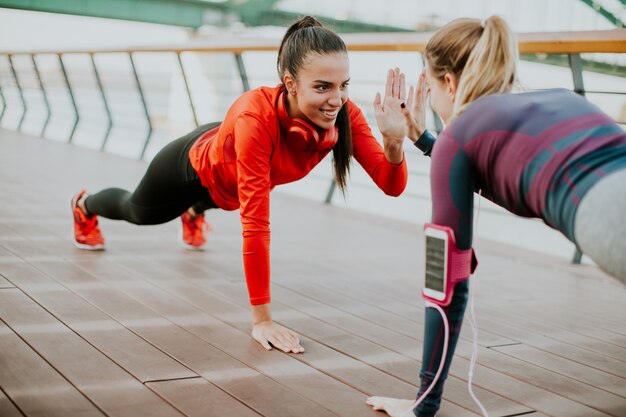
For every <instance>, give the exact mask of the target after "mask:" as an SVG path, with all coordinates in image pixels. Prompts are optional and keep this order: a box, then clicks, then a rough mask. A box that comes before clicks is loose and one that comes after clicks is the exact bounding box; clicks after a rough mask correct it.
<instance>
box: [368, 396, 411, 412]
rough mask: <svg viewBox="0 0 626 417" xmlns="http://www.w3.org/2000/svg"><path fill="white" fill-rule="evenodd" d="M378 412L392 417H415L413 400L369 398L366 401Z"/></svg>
mask: <svg viewBox="0 0 626 417" xmlns="http://www.w3.org/2000/svg"><path fill="white" fill-rule="evenodd" d="M365 402H366V403H367V405H371V406H372V408H373V409H374V410H376V411H384V412H386V413H387V414H389V415H390V416H391V417H415V414H413V410H412V409H411V406H412V405H413V401H411V400H399V399H397V398H389V397H369V398H368V399H367V400H366V401H365Z"/></svg>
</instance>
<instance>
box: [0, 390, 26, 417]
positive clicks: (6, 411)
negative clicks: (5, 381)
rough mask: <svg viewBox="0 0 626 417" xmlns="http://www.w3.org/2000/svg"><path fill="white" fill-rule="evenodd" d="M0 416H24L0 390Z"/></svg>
mask: <svg viewBox="0 0 626 417" xmlns="http://www.w3.org/2000/svg"><path fill="white" fill-rule="evenodd" d="M0 416H2V417H23V416H24V414H22V412H21V411H20V410H19V409H18V408H17V407H16V406H15V404H13V402H12V401H11V400H10V399H9V397H7V396H6V394H5V393H4V392H3V391H2V390H1V389H0Z"/></svg>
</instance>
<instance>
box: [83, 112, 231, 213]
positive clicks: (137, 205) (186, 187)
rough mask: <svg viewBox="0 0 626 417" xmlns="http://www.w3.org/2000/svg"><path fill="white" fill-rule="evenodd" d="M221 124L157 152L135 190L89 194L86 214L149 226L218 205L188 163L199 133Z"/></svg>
mask: <svg viewBox="0 0 626 417" xmlns="http://www.w3.org/2000/svg"><path fill="white" fill-rule="evenodd" d="M219 124H220V123H219V122H216V123H209V124H206V125H203V126H200V127H198V128H197V129H196V130H194V131H193V132H191V133H189V134H187V135H185V136H183V137H181V138H179V139H176V140H174V141H172V142H170V143H169V144H167V145H166V146H165V147H164V148H163V149H161V150H160V151H159V153H157V154H156V156H155V157H154V159H153V160H152V162H151V163H150V166H148V170H147V171H146V173H145V174H144V176H143V178H142V179H141V182H140V183H139V185H138V186H137V189H135V191H134V192H133V193H130V192H128V191H126V190H122V189H120V188H107V189H105V190H102V191H100V192H98V193H96V194H93V195H90V196H89V197H87V199H85V208H86V209H87V213H88V214H90V215H93V214H96V215H99V216H102V217H106V218H108V219H114V220H126V221H127V222H130V223H134V224H141V225H146V224H161V223H165V222H168V221H170V220H172V219H175V218H176V217H178V216H180V215H181V214H183V213H184V212H185V211H187V210H188V209H189V208H190V207H193V209H194V211H195V212H196V213H202V212H203V211H205V210H207V209H210V208H217V206H216V205H215V203H214V202H213V199H212V198H211V195H210V194H209V191H208V190H207V189H206V188H205V187H204V186H203V185H202V183H201V182H200V178H199V177H198V174H197V173H196V171H195V170H194V169H193V167H192V166H191V163H190V162H189V149H190V148H191V146H192V145H193V144H194V142H195V141H196V140H197V139H198V137H200V135H202V134H203V133H204V132H207V131H209V130H211V129H213V128H214V127H216V126H218V125H219Z"/></svg>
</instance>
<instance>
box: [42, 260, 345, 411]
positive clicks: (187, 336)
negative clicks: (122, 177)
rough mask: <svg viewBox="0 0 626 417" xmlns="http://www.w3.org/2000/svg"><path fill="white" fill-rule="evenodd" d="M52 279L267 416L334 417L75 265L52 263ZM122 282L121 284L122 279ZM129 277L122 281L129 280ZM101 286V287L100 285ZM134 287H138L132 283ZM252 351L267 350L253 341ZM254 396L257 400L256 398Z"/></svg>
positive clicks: (48, 269) (49, 265)
mask: <svg viewBox="0 0 626 417" xmlns="http://www.w3.org/2000/svg"><path fill="white" fill-rule="evenodd" d="M44 264H45V269H46V273H47V274H49V275H50V276H52V277H53V278H54V279H55V280H57V281H58V282H60V283H62V284H63V285H65V286H66V287H67V288H69V289H71V290H72V291H73V292H75V293H76V294H79V295H80V296H81V297H83V298H84V299H85V300H87V301H88V302H90V303H91V304H93V305H94V306H96V307H98V308H99V309H100V310H102V311H103V312H105V313H106V314H108V315H109V316H111V317H114V318H115V319H116V320H117V321H119V322H120V323H122V324H123V325H124V326H125V327H127V328H129V329H131V330H132V331H133V332H134V333H136V334H138V335H140V336H141V337H143V338H144V339H145V340H147V341H149V342H150V343H152V344H153V345H155V346H156V347H158V348H159V349H161V350H162V351H164V352H166V353H168V354H169V355H170V356H172V357H173V358H175V359H177V360H178V361H179V362H181V363H183V364H184V365H186V366H187V367H188V368H190V369H192V370H193V371H195V372H197V373H198V374H200V375H202V376H203V377H205V378H206V379H207V380H209V381H211V382H213V383H214V384H216V385H217V386H219V387H220V388H222V389H223V390H224V391H226V392H228V393H229V394H231V395H232V396H234V397H236V398H239V399H242V400H244V399H245V400H244V401H245V402H246V403H247V404H248V405H249V406H250V407H252V408H253V409H255V410H256V411H257V412H259V413H260V414H263V415H265V416H277V417H282V416H285V417H286V416H291V415H296V414H297V415H303V416H331V415H334V414H332V413H331V412H330V411H328V410H325V409H322V408H320V407H319V405H317V404H315V403H314V402H311V401H309V400H307V399H306V398H305V397H303V396H301V395H300V394H298V393H296V392H294V391H293V390H292V389H290V388H288V387H286V386H283V385H280V384H278V383H277V382H275V381H273V380H271V379H270V378H268V377H267V376H265V375H263V374H261V373H259V372H258V371H256V370H254V369H252V368H249V367H247V366H246V365H244V364H243V363H241V362H239V361H237V360H236V359H234V358H233V357H232V356H229V355H227V354H226V353H224V352H222V351H221V350H219V349H216V348H214V347H213V346H212V345H210V344H208V343H206V342H205V341H204V340H202V339H201V338H199V337H197V336H195V335H193V334H191V333H189V332H187V331H186V330H184V329H183V328H181V327H179V326H177V325H176V324H174V323H172V322H171V321H169V320H167V319H166V318H164V317H163V316H162V315H161V314H158V313H156V312H154V311H153V310H151V309H149V308H148V307H147V306H145V305H143V304H141V303H139V302H137V301H135V300H134V299H132V298H130V297H129V296H127V295H125V294H123V293H121V292H119V291H117V290H114V289H112V288H110V287H108V286H107V287H106V288H104V286H102V285H98V284H99V281H98V280H97V279H96V278H94V277H93V276H90V275H89V274H86V271H85V270H83V269H80V268H78V267H76V266H74V265H71V264H67V263H62V262H54V261H47V262H41V263H37V265H38V266H39V267H42V266H43V265H44ZM113 275H114V276H117V279H119V278H120V277H119V276H118V275H117V274H116V273H114V274H113ZM123 278H124V277H122V279H123ZM94 284H95V285H94ZM128 285H130V286H132V285H136V283H133V282H132V280H131V281H130V282H129V283H128ZM247 342H248V343H247V344H246V345H245V347H246V348H253V349H257V350H262V348H261V347H260V346H258V347H257V344H256V342H254V341H253V340H251V339H250V338H247ZM252 393H254V395H253V394H252Z"/></svg>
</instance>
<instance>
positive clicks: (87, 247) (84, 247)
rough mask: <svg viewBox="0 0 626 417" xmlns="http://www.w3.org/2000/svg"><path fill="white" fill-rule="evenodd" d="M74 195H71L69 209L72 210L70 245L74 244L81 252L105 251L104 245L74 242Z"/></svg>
mask: <svg viewBox="0 0 626 417" xmlns="http://www.w3.org/2000/svg"><path fill="white" fill-rule="evenodd" d="M75 195H76V194H75V193H74V194H72V195H71V196H70V209H72V235H71V236H72V243H73V244H74V246H76V247H77V248H78V249H82V250H91V251H103V250H104V249H105V247H104V245H85V244H84V243H78V242H77V241H76V237H75V236H76V235H75V232H74V221H73V219H74V196H75Z"/></svg>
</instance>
